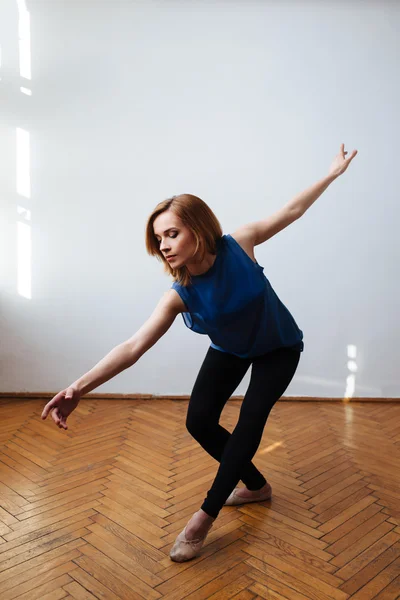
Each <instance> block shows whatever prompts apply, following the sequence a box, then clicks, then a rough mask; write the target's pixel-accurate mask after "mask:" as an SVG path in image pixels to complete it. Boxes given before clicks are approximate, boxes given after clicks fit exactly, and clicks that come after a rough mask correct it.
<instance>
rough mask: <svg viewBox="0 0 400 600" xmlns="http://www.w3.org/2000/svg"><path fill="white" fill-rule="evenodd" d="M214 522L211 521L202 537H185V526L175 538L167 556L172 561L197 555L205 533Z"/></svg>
mask: <svg viewBox="0 0 400 600" xmlns="http://www.w3.org/2000/svg"><path fill="white" fill-rule="evenodd" d="M213 524H214V523H211V525H210V527H209V528H208V530H207V533H206V534H205V535H204V536H203V537H198V538H196V539H194V540H187V539H186V526H185V528H184V529H183V531H181V532H180V534H179V535H178V537H177V538H176V540H175V542H174V545H173V546H172V548H171V551H170V553H169V556H170V558H171V560H173V561H174V562H185V561H187V560H191V559H192V558H195V556H197V555H198V554H199V552H200V550H201V548H202V546H203V544H204V541H205V539H206V537H207V535H208V534H209V532H210V529H211V528H212V526H213Z"/></svg>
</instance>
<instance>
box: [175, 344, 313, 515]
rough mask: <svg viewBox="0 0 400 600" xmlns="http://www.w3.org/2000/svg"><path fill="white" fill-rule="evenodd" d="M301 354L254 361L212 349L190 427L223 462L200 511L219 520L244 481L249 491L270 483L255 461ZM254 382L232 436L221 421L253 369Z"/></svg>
mask: <svg viewBox="0 0 400 600" xmlns="http://www.w3.org/2000/svg"><path fill="white" fill-rule="evenodd" d="M300 354H301V353H300V352H299V351H298V350H293V349H291V348H278V349H277V350H273V351H271V352H268V353H267V354H263V355H262V356H257V357H255V358H239V357H238V356H235V355H234V354H228V353H225V352H221V351H219V350H215V349H214V348H212V347H211V346H210V348H209V349H208V352H207V354H206V356H205V359H204V362H203V364H202V366H201V368H200V371H199V374H198V376H197V379H196V382H195V384H194V387H193V391H192V394H191V397H190V401H189V406H188V412H187V418H186V427H187V429H188V431H189V433H190V434H191V435H192V436H193V437H194V438H195V439H196V440H197V441H198V442H199V444H200V445H201V446H202V447H203V448H204V450H206V451H207V452H208V453H209V454H210V455H211V456H212V457H213V458H215V459H216V460H217V461H219V462H220V466H219V468H218V471H217V474H216V476H215V479H214V482H213V484H212V486H211V488H210V489H209V490H208V492H207V496H206V498H205V499H204V502H203V504H202V506H201V508H202V509H203V510H204V512H206V513H207V514H208V515H210V516H211V517H214V518H216V517H217V516H218V513H219V511H220V510H221V508H222V507H223V505H224V504H225V501H226V499H227V498H228V496H229V494H230V493H231V492H232V490H233V489H234V488H235V486H236V485H237V483H238V482H239V481H240V480H242V481H243V483H244V484H245V486H246V487H247V488H248V489H250V490H257V489H260V488H262V487H263V485H265V483H266V479H265V477H264V476H263V475H262V474H261V473H260V471H259V470H258V469H257V468H256V467H255V465H254V464H253V463H252V462H251V460H252V458H253V456H254V455H255V453H256V452H257V448H258V446H259V445H260V442H261V438H262V434H263V430H264V427H265V424H266V422H267V419H268V415H269V413H270V411H271V409H272V407H273V406H274V404H275V403H276V402H277V400H279V398H280V397H281V396H282V394H283V393H284V391H285V390H286V388H287V387H288V385H289V383H290V381H291V380H292V378H293V376H294V374H295V371H296V369H297V365H298V364H299V360H300ZM251 364H252V365H253V366H252V370H251V378H250V384H249V387H248V389H247V392H246V394H245V396H244V399H243V402H242V405H241V408H240V414H239V419H238V422H237V424H236V427H235V429H234V430H233V432H232V433H229V431H227V430H226V429H224V427H222V426H221V425H219V423H218V421H219V418H220V415H221V412H222V409H223V408H224V406H225V404H226V402H227V400H228V399H229V398H230V396H231V395H232V394H233V392H234V391H235V389H236V388H237V386H238V385H239V383H240V382H241V380H242V379H243V377H244V376H245V374H246V372H247V370H248V368H249V366H250V365H251Z"/></svg>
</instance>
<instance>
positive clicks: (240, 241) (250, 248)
mask: <svg viewBox="0 0 400 600" xmlns="http://www.w3.org/2000/svg"><path fill="white" fill-rule="evenodd" d="M224 238H226V240H227V242H228V243H229V238H231V239H233V242H234V243H236V244H237V245H238V246H240V248H241V249H242V250H243V251H244V252H246V254H247V256H248V257H249V258H251V260H252V261H253V262H257V261H256V257H255V256H254V243H253V241H252V239H251V238H250V236H249V235H247V234H246V232H245V231H244V230H240V229H237V230H236V231H234V232H233V233H228V234H227V235H224Z"/></svg>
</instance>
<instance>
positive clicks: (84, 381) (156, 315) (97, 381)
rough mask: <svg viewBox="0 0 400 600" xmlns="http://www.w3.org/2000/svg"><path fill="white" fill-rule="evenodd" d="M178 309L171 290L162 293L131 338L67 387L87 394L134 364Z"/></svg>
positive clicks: (170, 323) (176, 298)
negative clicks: (151, 311)
mask: <svg viewBox="0 0 400 600" xmlns="http://www.w3.org/2000/svg"><path fill="white" fill-rule="evenodd" d="M180 310H181V304H180V299H179V296H178V295H177V293H176V292H175V291H173V290H169V291H168V292H165V294H164V295H163V297H162V298H161V300H160V301H159V303H158V304H157V306H156V308H155V310H154V311H153V313H152V314H151V316H150V317H149V319H148V320H147V321H146V322H145V323H144V324H143V325H142V327H141V328H140V329H139V330H138V331H137V332H136V333H135V334H134V335H133V336H132V337H131V338H130V339H128V340H126V341H125V342H123V343H122V344H119V345H118V346H116V347H115V348H113V349H112V350H111V352H109V353H108V354H107V355H106V356H105V357H104V358H102V359H101V361H100V362H98V363H97V365H95V366H94V367H93V369H91V370H90V371H88V372H87V373H85V374H84V375H82V377H80V378H79V379H77V380H76V381H75V382H74V383H72V384H71V386H70V387H72V388H74V389H76V390H78V391H79V392H80V393H81V395H84V394H87V393H89V392H91V391H92V390H94V389H95V388H96V387H98V386H99V385H101V384H102V383H105V382H106V381H108V380H109V379H112V377H115V376H116V375H118V373H121V371H124V370H125V369H128V368H129V367H131V366H132V365H134V364H135V363H136V362H137V361H138V360H139V358H140V357H141V356H143V354H144V353H145V352H147V350H149V348H151V347H152V346H154V344H155V343H156V342H157V341H158V340H159V339H160V338H161V337H162V336H163V335H164V334H165V333H166V332H167V331H168V329H169V328H170V327H171V325H172V323H173V322H174V320H175V317H176V315H177V314H178V313H179V312H180Z"/></svg>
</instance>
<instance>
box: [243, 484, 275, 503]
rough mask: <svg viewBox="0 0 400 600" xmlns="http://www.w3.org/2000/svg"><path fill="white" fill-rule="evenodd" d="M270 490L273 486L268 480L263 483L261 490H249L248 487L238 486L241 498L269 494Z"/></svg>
mask: <svg viewBox="0 0 400 600" xmlns="http://www.w3.org/2000/svg"><path fill="white" fill-rule="evenodd" d="M270 490H271V486H270V485H269V483H268V482H267V483H266V484H265V485H263V487H262V488H261V489H260V490H248V489H247V487H243V488H236V496H239V498H246V500H247V499H249V498H257V497H259V496H265V494H268V493H269V492H270Z"/></svg>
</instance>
